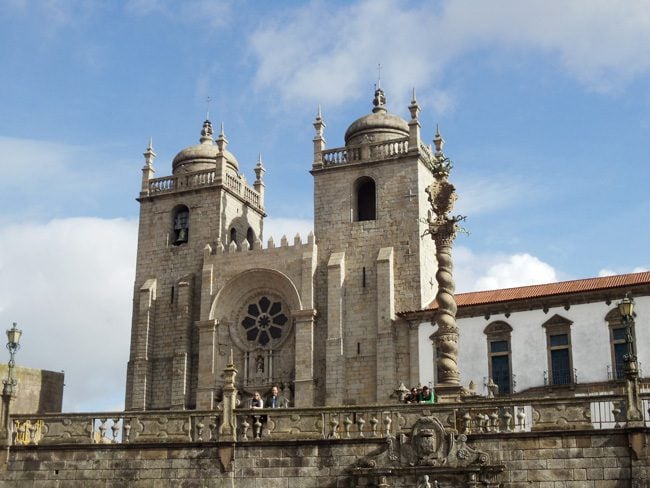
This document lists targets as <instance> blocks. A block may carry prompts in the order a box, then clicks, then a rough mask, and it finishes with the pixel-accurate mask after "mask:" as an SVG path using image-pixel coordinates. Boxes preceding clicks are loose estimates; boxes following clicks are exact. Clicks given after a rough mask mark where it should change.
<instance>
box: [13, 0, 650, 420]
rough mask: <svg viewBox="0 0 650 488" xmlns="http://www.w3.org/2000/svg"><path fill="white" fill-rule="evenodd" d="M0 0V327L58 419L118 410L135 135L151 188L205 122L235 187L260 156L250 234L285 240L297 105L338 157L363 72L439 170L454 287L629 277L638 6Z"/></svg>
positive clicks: (645, 87)
mask: <svg viewBox="0 0 650 488" xmlns="http://www.w3.org/2000/svg"><path fill="white" fill-rule="evenodd" d="M0 3H1V8H0V46H1V47H0V67H1V69H0V107H1V111H0V113H1V114H2V116H1V117H0V169H1V170H2V174H3V175H4V180H5V181H4V185H3V188H2V191H1V192H0V204H1V205H2V208H3V212H2V213H1V214H0V224H1V226H0V325H2V324H4V325H2V326H3V327H7V328H8V327H10V325H11V322H13V321H17V322H18V323H19V325H20V326H21V327H22V328H23V329H24V331H25V334H24V344H23V349H21V351H20V352H19V353H18V354H19V355H18V363H20V364H24V365H26V366H31V367H38V368H44V369H52V370H65V371H66V384H67V386H66V397H65V404H64V407H65V409H66V410H89V409H119V408H122V406H123V390H124V371H125V365H126V361H127V359H128V341H129V334H130V313H131V307H130V301H131V290H132V282H133V265H134V262H135V246H136V226H137V215H138V205H137V202H135V200H134V198H135V196H136V195H137V192H138V191H139V185H140V176H141V172H140V168H141V167H142V164H143V159H142V152H143V151H144V150H145V148H146V145H147V141H148V139H149V137H153V140H154V150H155V151H156V153H157V155H158V157H157V159H156V161H155V168H156V171H157V172H156V176H165V175H167V174H169V173H170V170H171V160H172V159H173V157H174V155H175V154H176V153H177V152H178V151H180V150H181V149H182V148H183V147H185V146H188V145H191V144H195V143H196V142H197V141H198V137H199V131H200V128H201V124H202V122H203V119H204V118H205V115H206V111H207V110H209V111H210V118H211V119H212V121H213V123H214V125H215V126H218V125H219V123H220V122H222V121H223V123H224V125H225V131H226V136H227V138H228V139H229V142H230V145H229V150H231V151H232V152H233V153H234V154H235V155H236V156H237V158H238V159H239V162H240V170H241V171H242V172H243V173H244V174H245V175H246V176H247V178H248V180H249V181H252V180H253V178H254V174H253V171H252V169H253V167H254V165H255V162H256V161H257V155H258V153H259V152H261V153H262V157H263V159H264V165H265V167H266V169H267V173H266V191H267V193H266V195H267V196H266V204H267V212H268V213H269V220H268V222H267V226H266V228H267V229H270V232H269V233H273V234H275V235H276V237H279V236H280V235H281V234H282V233H285V232H286V233H288V234H291V235H292V234H294V233H295V232H296V231H301V232H302V233H305V232H308V230H309V229H310V227H311V218H312V200H311V191H312V183H311V176H310V175H309V173H308V170H309V168H310V166H311V158H312V142H311V139H312V137H313V127H312V125H311V124H312V122H313V119H314V116H315V114H316V110H317V106H318V104H321V105H322V111H323V116H324V118H325V122H326V124H327V128H326V131H325V136H326V139H327V145H328V147H338V146H341V145H342V144H343V134H344V132H345V129H346V128H347V126H348V125H349V124H350V123H351V122H352V121H353V120H355V119H356V118H357V117H359V116H361V115H363V114H365V113H367V112H369V110H370V108H371V99H372V90H373V84H374V83H375V82H376V80H377V65H378V64H379V63H381V65H382V71H381V73H382V74H381V77H382V86H383V87H384V89H385V91H386V94H387V97H388V106H389V109H390V110H391V111H393V112H394V113H397V114H399V115H401V116H403V117H406V116H407V114H408V111H407V109H406V107H407V105H408V102H409V101H410V95H411V89H412V87H415V88H416V90H417V96H418V101H419V103H420V105H421V106H422V114H421V121H422V126H423V130H422V133H423V138H424V139H425V140H427V141H429V142H430V141H431V139H432V138H433V134H434V132H435V126H436V124H440V128H441V132H442V134H443V136H444V138H445V140H446V142H447V144H446V146H445V152H446V154H447V155H448V156H449V157H450V158H451V159H452V160H453V161H454V164H455V167H454V171H453V173H452V180H453V182H454V183H455V184H456V186H457V189H458V193H459V195H460V198H459V202H458V204H457V210H458V212H460V213H462V214H464V215H467V217H468V218H467V221H466V224H465V226H466V227H467V228H468V229H469V231H470V235H469V236H464V235H461V236H459V238H458V239H457V244H456V252H455V257H456V273H457V281H458V289H459V290H460V291H468V290H476V289H485V288H490V287H492V288H493V287H506V286H516V285H521V284H528V283H533V282H548V281H554V280H564V279H574V278H584V277H593V276H598V275H602V274H611V273H626V272H632V271H638V270H644V269H648V268H650V247H649V246H648V242H649V237H650V235H649V234H650V230H649V226H648V225H647V222H648V215H649V214H650V196H649V192H648V183H649V182H650V169H649V165H648V164H647V159H648V154H650V83H649V81H650V2H648V1H633V0H626V1H614V0H610V1H599V0H591V1H587V0H585V1H577V0H569V1H562V2H559V1H558V2H548V1H545V2H539V1H530V2H519V1H515V0H504V1H500V2H482V1H469V0H459V1H454V2H449V1H420V2H416V1H397V0H394V1H390V0H374V1H358V2H343V1H340V2H334V1H328V2H324V1H323V2H298V1H294V2H289V1H286V2H280V1H277V2H252V1H238V2H235V1H226V0H216V1H212V0H187V1H183V2H180V1H179V2H174V1H165V0H131V1H112V2H111V1H93V2H91V1H82V0H0ZM208 97H210V98H211V100H212V101H211V102H210V104H208V103H207V102H206V100H207V98H208ZM265 237H269V235H268V234H267V236H265Z"/></svg>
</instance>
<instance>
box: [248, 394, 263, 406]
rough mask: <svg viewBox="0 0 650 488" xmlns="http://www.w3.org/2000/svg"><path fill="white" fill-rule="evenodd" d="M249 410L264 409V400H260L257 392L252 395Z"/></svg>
mask: <svg viewBox="0 0 650 488" xmlns="http://www.w3.org/2000/svg"><path fill="white" fill-rule="evenodd" d="M251 408H264V400H262V397H261V396H260V392H259V391H256V392H255V393H253V398H252V399H251Z"/></svg>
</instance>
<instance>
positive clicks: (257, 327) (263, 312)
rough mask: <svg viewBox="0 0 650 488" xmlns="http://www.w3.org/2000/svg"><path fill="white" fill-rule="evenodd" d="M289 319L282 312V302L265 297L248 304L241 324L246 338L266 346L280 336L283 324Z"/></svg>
mask: <svg viewBox="0 0 650 488" xmlns="http://www.w3.org/2000/svg"><path fill="white" fill-rule="evenodd" d="M288 321H289V319H288V318H287V316H286V315H285V314H284V313H283V312H282V302H271V300H269V299H268V298H267V297H262V298H260V299H259V300H258V301H257V302H255V303H251V304H249V305H248V309H247V313H246V317H244V320H242V321H241V325H242V327H243V328H244V330H245V331H246V339H248V340H249V341H251V342H257V343H259V344H260V345H262V346H266V345H267V344H268V343H269V342H270V341H271V340H273V339H279V338H280V337H282V332H283V328H284V325H285V324H286V323H287V322H288Z"/></svg>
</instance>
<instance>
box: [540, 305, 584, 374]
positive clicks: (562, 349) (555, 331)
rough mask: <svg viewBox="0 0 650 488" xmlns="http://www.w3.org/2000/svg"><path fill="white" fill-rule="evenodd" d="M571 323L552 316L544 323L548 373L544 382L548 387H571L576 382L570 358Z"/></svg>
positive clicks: (562, 318) (557, 316) (558, 316)
mask: <svg viewBox="0 0 650 488" xmlns="http://www.w3.org/2000/svg"><path fill="white" fill-rule="evenodd" d="M572 323H573V322H571V321H570V320H568V319H566V318H564V317H561V316H560V315H554V316H553V317H551V318H550V319H549V320H547V321H546V322H544V324H543V327H544V328H545V329H546V350H547V356H548V371H547V375H546V382H547V383H548V384H550V385H571V384H574V383H575V382H576V381H575V380H576V375H575V371H574V369H573V360H572V357H571V324H572Z"/></svg>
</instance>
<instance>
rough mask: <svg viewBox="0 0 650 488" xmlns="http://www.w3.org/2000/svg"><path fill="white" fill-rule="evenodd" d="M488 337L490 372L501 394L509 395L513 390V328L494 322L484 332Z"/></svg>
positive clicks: (503, 323)
mask: <svg viewBox="0 0 650 488" xmlns="http://www.w3.org/2000/svg"><path fill="white" fill-rule="evenodd" d="M483 332H484V333H485V335H486V336H487V347H488V371H489V374H490V378H492V381H493V382H494V383H495V384H496V385H497V386H498V387H499V394H501V395H509V394H510V393H512V390H513V381H512V379H513V375H512V363H511V347H510V344H511V342H510V336H511V334H512V327H511V326H510V325H509V324H507V323H506V322H503V321H497V322H492V323H491V324H490V325H488V326H487V327H486V328H485V330H484V331H483Z"/></svg>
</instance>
